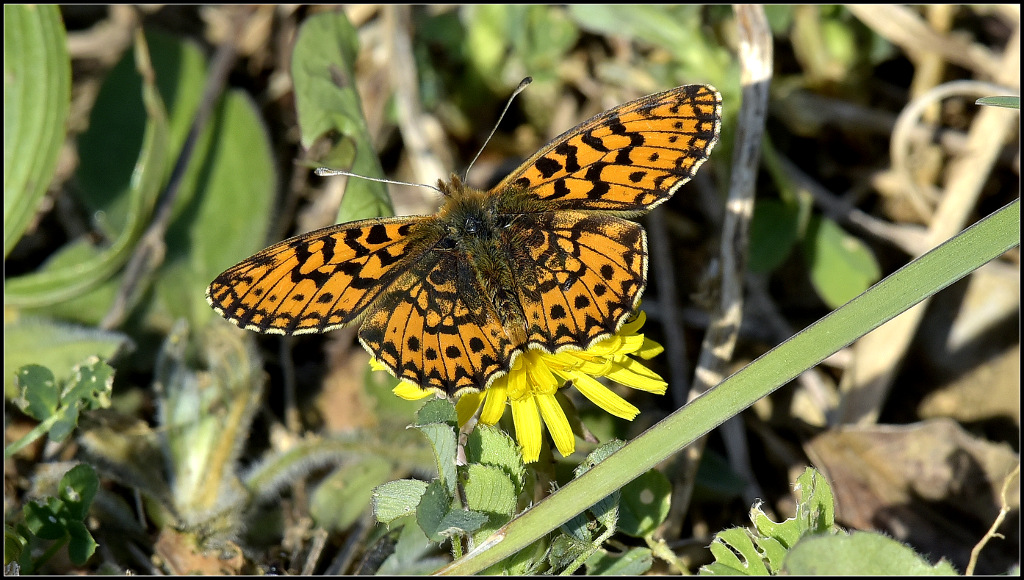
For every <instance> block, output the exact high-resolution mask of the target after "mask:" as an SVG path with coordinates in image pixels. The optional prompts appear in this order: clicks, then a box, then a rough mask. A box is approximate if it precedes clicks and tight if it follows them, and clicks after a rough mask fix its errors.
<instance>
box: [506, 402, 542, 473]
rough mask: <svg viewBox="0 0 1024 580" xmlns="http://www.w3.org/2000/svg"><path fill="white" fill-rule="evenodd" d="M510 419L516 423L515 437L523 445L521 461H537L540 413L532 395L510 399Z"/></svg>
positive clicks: (538, 457) (538, 454) (538, 455)
mask: <svg viewBox="0 0 1024 580" xmlns="http://www.w3.org/2000/svg"><path fill="white" fill-rule="evenodd" d="M512 420H513V422H515V425H516V439H518V440H519V444H520V445H522V446H523V461H524V462H525V463H533V462H535V461H537V460H538V459H540V414H539V413H537V403H535V402H534V400H533V397H526V398H523V399H520V400H518V401H515V400H514V401H512Z"/></svg>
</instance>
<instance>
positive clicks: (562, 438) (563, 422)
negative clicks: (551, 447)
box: [536, 395, 576, 457]
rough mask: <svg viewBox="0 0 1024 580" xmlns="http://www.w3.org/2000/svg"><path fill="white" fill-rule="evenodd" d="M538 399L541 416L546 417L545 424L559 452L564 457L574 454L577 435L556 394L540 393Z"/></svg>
mask: <svg viewBox="0 0 1024 580" xmlns="http://www.w3.org/2000/svg"><path fill="white" fill-rule="evenodd" d="M536 399H537V406H538V407H540V414H541V417H543V418H544V425H546V426H547V428H548V433H550V434H551V439H553V440H554V442H555V447H557V448H558V452H559V453H561V454H562V457H568V456H570V455H572V452H573V451H576V437H575V436H573V434H572V427H570V426H569V421H568V419H566V418H565V412H564V411H562V407H561V405H559V404H558V401H557V400H556V399H555V397H554V395H539V396H538V397H537V398H536Z"/></svg>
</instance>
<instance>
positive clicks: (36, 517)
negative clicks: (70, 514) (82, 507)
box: [25, 497, 67, 540]
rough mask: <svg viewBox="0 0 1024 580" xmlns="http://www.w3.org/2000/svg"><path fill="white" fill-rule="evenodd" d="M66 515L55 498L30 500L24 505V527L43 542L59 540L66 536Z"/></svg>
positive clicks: (62, 506)
mask: <svg viewBox="0 0 1024 580" xmlns="http://www.w3.org/2000/svg"><path fill="white" fill-rule="evenodd" d="M66 516H67V513H66V512H65V510H64V504H63V503H62V502H61V501H60V500H59V499H57V498H55V497H47V498H41V499H39V500H31V501H29V502H28V503H26V504H25V525H26V526H28V529H29V531H30V532H32V533H33V534H35V535H36V536H38V537H40V538H42V539H44V540H59V539H61V538H63V537H64V536H66V535H67V519H66Z"/></svg>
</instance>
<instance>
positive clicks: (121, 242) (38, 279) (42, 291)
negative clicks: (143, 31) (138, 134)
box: [4, 43, 170, 307]
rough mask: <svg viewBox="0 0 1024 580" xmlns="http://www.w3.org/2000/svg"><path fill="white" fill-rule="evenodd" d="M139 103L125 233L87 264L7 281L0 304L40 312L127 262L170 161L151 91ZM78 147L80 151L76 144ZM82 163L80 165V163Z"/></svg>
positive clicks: (160, 110) (144, 56)
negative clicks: (140, 124)
mask: <svg viewBox="0 0 1024 580" xmlns="http://www.w3.org/2000/svg"><path fill="white" fill-rule="evenodd" d="M135 48H136V51H135V52H136V57H137V58H136V62H137V63H139V66H140V68H142V69H143V70H145V69H146V68H148V63H149V61H148V52H147V50H146V46H145V45H144V44H139V43H137V44H136V47H135ZM122 98H125V99H135V98H137V97H136V96H135V95H132V96H130V97H129V96H122ZM142 100H143V103H144V104H145V109H146V119H147V121H146V128H145V133H144V135H143V137H142V145H141V150H136V151H135V152H134V153H133V154H132V157H131V158H135V157H137V158H138V161H137V163H136V164H135V168H134V170H133V172H132V174H131V178H130V183H129V190H128V194H127V197H128V201H127V206H128V209H127V211H126V214H125V216H126V217H125V223H124V228H123V229H119V230H116V231H117V233H116V239H115V240H114V241H113V243H111V244H110V246H108V247H106V248H105V249H103V250H102V251H99V252H97V253H95V254H94V255H93V256H92V257H90V258H88V259H85V260H83V261H79V262H76V263H74V264H66V265H65V267H62V268H59V269H48V268H45V267H44V268H43V269H41V270H40V271H38V272H34V273H32V274H26V275H23V276H19V277H17V278H14V279H11V280H8V281H6V283H5V287H4V303H5V304H7V305H11V306H21V307H34V306H45V305H49V304H54V303H57V302H61V301H65V300H69V299H71V298H74V297H77V296H79V295H81V294H82V293H84V292H86V291H88V290H90V289H92V288H94V287H96V286H97V285H98V284H100V283H102V282H103V281H105V280H107V279H108V278H110V277H111V276H113V275H114V273H116V272H117V270H118V269H120V268H121V266H122V265H124V263H125V262H126V261H127V260H128V258H129V257H130V256H131V252H132V250H133V248H134V247H135V243H136V242H137V241H138V239H139V237H140V236H141V235H142V232H143V231H144V230H145V228H146V226H147V225H148V223H149V218H150V214H151V212H152V210H153V206H154V203H155V201H156V198H157V195H158V194H159V192H160V188H161V185H162V184H163V179H164V176H165V175H166V171H167V168H168V167H169V161H170V159H169V152H168V145H169V143H168V127H167V115H166V112H165V110H164V105H163V102H162V100H161V98H160V95H159V93H158V92H157V90H156V87H155V86H154V85H152V84H149V83H143V84H142ZM79 145H80V147H81V146H82V143H81V141H80V142H79ZM83 151H84V149H83ZM84 163H85V160H83V161H82V164H84Z"/></svg>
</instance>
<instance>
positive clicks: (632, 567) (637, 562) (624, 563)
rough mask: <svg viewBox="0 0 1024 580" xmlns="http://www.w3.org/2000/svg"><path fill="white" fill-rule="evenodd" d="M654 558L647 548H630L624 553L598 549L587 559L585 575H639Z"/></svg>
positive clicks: (649, 565) (647, 568) (646, 569)
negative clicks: (611, 552)
mask: <svg viewBox="0 0 1024 580" xmlns="http://www.w3.org/2000/svg"><path fill="white" fill-rule="evenodd" d="M653 563H654V558H653V557H652V555H651V550H650V549H649V548H632V549H630V550H628V551H627V552H626V553H625V554H610V553H608V552H607V551H605V550H598V551H597V552H595V553H594V555H593V556H591V557H590V558H588V559H587V575H594V576H639V575H640V574H644V573H646V572H647V571H648V570H650V569H651V564H653Z"/></svg>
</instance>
